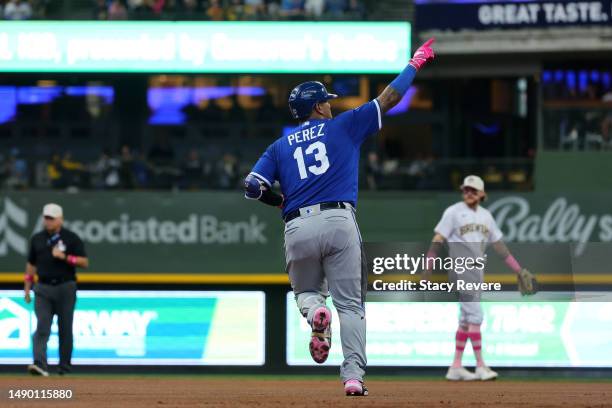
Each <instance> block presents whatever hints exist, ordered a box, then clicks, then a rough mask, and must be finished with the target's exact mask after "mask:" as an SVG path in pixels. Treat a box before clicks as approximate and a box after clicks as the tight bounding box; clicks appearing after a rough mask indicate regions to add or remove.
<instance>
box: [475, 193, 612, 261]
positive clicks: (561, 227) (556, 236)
mask: <svg viewBox="0 0 612 408" xmlns="http://www.w3.org/2000/svg"><path fill="white" fill-rule="evenodd" d="M487 208H488V209H489V211H491V213H492V214H493V217H494V218H495V221H496V222H497V225H498V226H499V228H500V229H501V230H502V231H503V232H504V239H505V240H506V241H514V242H540V243H541V242H545V243H564V242H572V243H576V244H577V245H576V246H575V253H574V255H576V256H580V255H581V254H582V253H583V251H584V249H585V246H586V245H587V243H588V242H610V241H612V214H589V213H586V212H584V211H583V210H582V209H581V208H580V205H578V204H576V203H571V202H569V201H568V200H567V199H566V198H564V197H559V198H556V199H554V200H553V201H552V202H551V203H550V204H549V205H548V207H546V208H545V209H544V211H543V212H540V213H534V211H532V209H531V205H530V203H529V200H527V199H526V198H524V197H519V196H507V197H504V198H500V199H498V200H496V201H494V202H493V203H491V204H490V205H488V207H487Z"/></svg>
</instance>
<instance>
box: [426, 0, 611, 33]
mask: <svg viewBox="0 0 612 408" xmlns="http://www.w3.org/2000/svg"><path fill="white" fill-rule="evenodd" d="M611 24H612V1H611V0H596V1H567V0H564V1H545V0H541V1H530V0H517V1H504V0H502V1H480V0H473V1H463V0H460V1H452V0H451V1H431V0H419V1H416V29H417V30H418V31H428V30H490V29H500V28H501V29H504V28H512V29H520V28H546V27H572V26H610V25H611Z"/></svg>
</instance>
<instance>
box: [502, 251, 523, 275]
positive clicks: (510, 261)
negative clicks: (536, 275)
mask: <svg viewBox="0 0 612 408" xmlns="http://www.w3.org/2000/svg"><path fill="white" fill-rule="evenodd" d="M504 262H505V263H506V265H508V267H509V268H510V269H512V270H513V271H514V272H516V273H519V272H520V271H521V265H519V263H518V261H517V260H516V259H514V257H513V256H512V254H509V255H508V256H507V257H506V259H504Z"/></svg>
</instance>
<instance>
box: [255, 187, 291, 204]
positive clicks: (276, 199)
mask: <svg viewBox="0 0 612 408" xmlns="http://www.w3.org/2000/svg"><path fill="white" fill-rule="evenodd" d="M259 201H261V202H262V203H264V204H268V205H271V206H273V207H282V206H283V202H284V201H285V198H284V197H283V195H282V194H278V193H275V192H274V191H272V190H269V189H266V190H264V191H263V192H262V194H261V197H260V198H259Z"/></svg>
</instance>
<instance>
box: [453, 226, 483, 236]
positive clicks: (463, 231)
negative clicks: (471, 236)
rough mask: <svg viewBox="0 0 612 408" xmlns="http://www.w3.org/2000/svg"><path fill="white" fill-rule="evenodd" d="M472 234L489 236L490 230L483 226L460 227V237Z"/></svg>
mask: <svg viewBox="0 0 612 408" xmlns="http://www.w3.org/2000/svg"><path fill="white" fill-rule="evenodd" d="M470 232H480V233H481V234H482V235H484V236H488V235H489V229H488V228H487V226H486V225H483V224H466V225H464V226H462V227H459V235H465V234H467V233H470Z"/></svg>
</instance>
